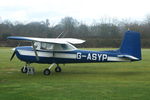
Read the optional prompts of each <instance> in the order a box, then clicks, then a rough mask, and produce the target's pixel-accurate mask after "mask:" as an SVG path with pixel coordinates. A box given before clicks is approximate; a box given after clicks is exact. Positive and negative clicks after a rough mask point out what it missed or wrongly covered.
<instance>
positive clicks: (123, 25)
mask: <svg viewBox="0 0 150 100" xmlns="http://www.w3.org/2000/svg"><path fill="white" fill-rule="evenodd" d="M127 30H133V31H138V32H141V37H142V38H141V39H142V47H145V48H148V47H150V41H149V39H150V16H147V17H146V18H145V19H143V21H129V20H122V21H119V20H117V19H115V18H101V19H100V22H94V23H93V24H90V25H88V24H85V23H82V22H79V21H78V20H76V19H74V18H72V17H65V18H63V19H61V21H60V22H59V23H58V24H56V25H51V23H50V21H49V20H48V19H46V21H40V22H30V23H27V24H24V23H21V22H11V21H9V20H5V21H1V22H0V46H16V45H17V44H18V42H17V41H9V40H7V37H8V36H28V37H42V38H56V37H57V36H59V34H60V33H62V32H63V33H62V36H61V38H63V37H64V38H80V39H85V40H86V43H84V44H82V45H79V47H119V45H120V42H121V40H122V37H123V33H124V32H125V31H127ZM25 44H26V43H24V42H22V45H25Z"/></svg>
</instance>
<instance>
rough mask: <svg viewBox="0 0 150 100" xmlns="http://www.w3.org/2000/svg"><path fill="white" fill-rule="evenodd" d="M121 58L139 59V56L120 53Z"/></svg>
mask: <svg viewBox="0 0 150 100" xmlns="http://www.w3.org/2000/svg"><path fill="white" fill-rule="evenodd" d="M118 57H119V58H128V59H130V60H139V59H138V58H136V57H134V56H131V55H118Z"/></svg>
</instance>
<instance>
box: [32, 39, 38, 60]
mask: <svg viewBox="0 0 150 100" xmlns="http://www.w3.org/2000/svg"><path fill="white" fill-rule="evenodd" d="M32 46H33V50H34V53H35V56H36V60H37V61H39V56H38V54H37V51H36V47H35V45H34V41H32Z"/></svg>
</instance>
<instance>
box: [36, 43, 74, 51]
mask: <svg viewBox="0 0 150 100" xmlns="http://www.w3.org/2000/svg"><path fill="white" fill-rule="evenodd" d="M34 46H35V47H36V49H37V50H49V51H71V50H75V49H76V47H74V46H73V45H71V44H54V43H46V42H35V43H34Z"/></svg>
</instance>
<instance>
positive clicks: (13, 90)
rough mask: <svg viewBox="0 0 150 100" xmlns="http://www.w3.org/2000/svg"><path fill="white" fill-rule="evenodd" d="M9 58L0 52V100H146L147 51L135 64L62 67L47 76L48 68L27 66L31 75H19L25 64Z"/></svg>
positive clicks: (149, 85) (149, 80) (149, 92)
mask: <svg viewBox="0 0 150 100" xmlns="http://www.w3.org/2000/svg"><path fill="white" fill-rule="evenodd" d="M89 50H97V51H98V50H109V48H107V49H105V48H104V49H98V48H97V49H89ZM11 55H12V51H11V48H0V100H149V99H150V49H143V50H142V56H143V60H142V61H139V62H124V63H122V62H120V63H84V64H66V65H65V66H64V65H60V66H61V68H62V72H61V73H56V72H55V71H54V67H53V68H52V74H51V75H50V76H44V75H43V70H44V69H45V68H47V67H49V65H48V64H31V66H32V67H34V68H35V71H36V72H35V74H34V75H27V74H22V73H21V72H20V69H21V67H22V66H24V64H25V63H24V62H21V61H19V60H18V59H17V58H16V57H15V58H14V59H13V61H11V62H10V61H9V59H10V56H11Z"/></svg>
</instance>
